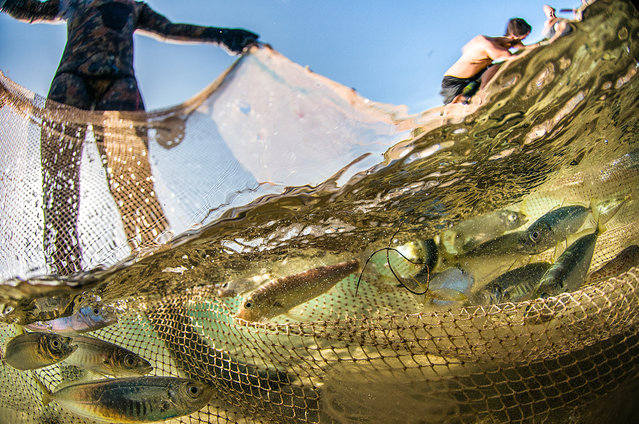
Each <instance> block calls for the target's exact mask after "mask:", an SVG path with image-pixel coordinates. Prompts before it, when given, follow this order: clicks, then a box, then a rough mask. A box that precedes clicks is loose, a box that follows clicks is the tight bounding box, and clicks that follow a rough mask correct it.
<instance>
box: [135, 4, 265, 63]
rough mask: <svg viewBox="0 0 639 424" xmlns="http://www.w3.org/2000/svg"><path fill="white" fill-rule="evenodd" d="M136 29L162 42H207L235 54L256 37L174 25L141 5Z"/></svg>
mask: <svg viewBox="0 0 639 424" xmlns="http://www.w3.org/2000/svg"><path fill="white" fill-rule="evenodd" d="M141 5H142V6H141V7H142V10H141V12H140V15H139V16H138V22H137V28H138V29H140V30H142V32H145V33H148V34H149V35H151V36H155V37H156V38H159V39H160V40H162V41H178V42H208V43H217V44H222V45H224V46H226V47H227V48H228V49H229V50H231V51H232V52H235V53H240V52H241V51H242V49H244V47H246V46H247V45H249V44H251V43H254V42H255V41H256V40H257V39H258V37H259V36H258V35H257V34H254V33H252V32H250V31H246V30H243V29H232V28H215V27H209V26H200V25H191V24H175V23H173V22H171V21H169V20H168V19H167V18H166V17H164V16H162V15H160V14H159V13H157V12H155V11H154V10H153V9H151V8H150V7H149V6H148V5H147V4H146V3H141Z"/></svg>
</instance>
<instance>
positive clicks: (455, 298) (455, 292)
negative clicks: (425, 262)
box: [426, 267, 474, 306]
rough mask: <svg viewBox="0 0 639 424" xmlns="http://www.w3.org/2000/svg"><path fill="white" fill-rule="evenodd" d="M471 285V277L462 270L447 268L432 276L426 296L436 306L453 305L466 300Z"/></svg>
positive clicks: (472, 281) (472, 280)
mask: <svg viewBox="0 0 639 424" xmlns="http://www.w3.org/2000/svg"><path fill="white" fill-rule="evenodd" d="M473 283H474V279H473V276H472V275H470V274H469V273H467V272H466V271H464V270H463V269H462V268H458V267H452V268H448V269H446V270H444V271H442V272H438V273H437V274H434V275H433V276H432V278H431V279H430V281H429V282H428V292H427V293H426V296H427V297H430V301H431V303H432V304H434V305H436V306H447V305H453V304H455V303H457V302H460V301H465V300H467V299H468V295H469V293H470V289H471V287H472V286H473Z"/></svg>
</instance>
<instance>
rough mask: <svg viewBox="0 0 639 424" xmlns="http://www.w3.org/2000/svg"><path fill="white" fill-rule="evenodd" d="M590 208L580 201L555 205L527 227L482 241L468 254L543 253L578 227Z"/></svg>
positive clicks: (584, 219)
mask: <svg viewBox="0 0 639 424" xmlns="http://www.w3.org/2000/svg"><path fill="white" fill-rule="evenodd" d="M589 212H590V209H589V208H586V207H584V206H580V205H573V206H564V207H561V208H557V209H554V210H552V211H550V212H548V213H546V214H545V215H543V216H541V217H540V218H539V219H537V220H536V221H535V222H533V223H532V224H531V225H530V226H529V227H528V228H527V229H526V230H523V231H516V232H513V233H508V234H504V235H503V236H500V237H497V238H496V239H493V240H490V241H487V242H485V243H482V244H480V245H479V246H477V247H476V248H475V249H473V250H472V251H471V252H469V253H468V254H469V255H477V256H480V255H481V256H485V255H492V256H500V255H508V254H527V255H534V254H538V253H542V252H544V251H546V250H548V249H550V248H553V247H555V246H557V244H559V242H561V241H563V240H565V239H566V238H567V237H568V236H569V235H571V234H573V233H575V232H576V231H577V230H579V228H580V227H581V226H582V225H583V223H584V222H585V221H586V218H587V217H588V213H589Z"/></svg>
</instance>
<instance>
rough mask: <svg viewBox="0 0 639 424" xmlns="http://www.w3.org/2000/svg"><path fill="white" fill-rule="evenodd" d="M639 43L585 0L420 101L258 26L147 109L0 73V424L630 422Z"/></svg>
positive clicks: (638, 249) (638, 31)
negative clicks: (73, 95) (348, 80)
mask: <svg viewBox="0 0 639 424" xmlns="http://www.w3.org/2000/svg"><path fill="white" fill-rule="evenodd" d="M0 6H1V5H0ZM638 58H639V12H638V11H637V9H636V8H635V7H634V6H633V5H632V3H631V2H628V1H622V0H598V1H595V2H593V3H592V4H589V5H587V6H584V7H583V8H582V9H581V10H580V12H579V19H575V20H574V21H571V23H570V31H569V32H566V35H564V36H561V37H558V38H556V39H554V40H553V41H552V43H546V44H544V45H541V46H540V47H538V48H532V49H526V50H525V51H524V52H523V53H521V54H519V55H518V57H517V60H512V61H510V60H509V61H505V62H504V63H502V64H501V66H499V67H496V68H494V70H496V73H495V74H494V76H493V77H492V79H490V81H489V82H488V83H487V84H486V85H485V86H483V85H482V87H481V89H480V90H479V91H478V92H477V94H475V95H474V96H473V97H472V99H471V100H470V102H467V103H468V104H465V103H455V102H453V103H451V104H448V105H445V106H440V107H436V108H432V109H429V110H426V111H424V112H422V113H418V114H409V113H407V111H406V110H405V108H402V107H400V106H394V105H390V104H383V103H377V102H375V101H372V100H369V99H366V98H364V97H362V96H360V95H359V94H358V93H357V92H355V91H354V90H353V89H351V88H349V87H346V86H343V85H341V84H339V83H337V82H335V81H332V80H331V79H329V78H327V77H324V76H322V75H319V74H317V73H315V72H313V71H312V70H310V69H308V67H303V66H301V65H299V64H297V63H295V62H293V61H291V60H289V59H288V58H287V57H285V56H284V55H282V54H281V53H278V52H277V51H276V50H274V49H273V48H271V47H270V46H269V45H266V44H259V45H253V46H251V47H250V48H248V50H247V51H245V53H244V54H243V55H242V56H240V58H239V59H238V60H237V61H236V62H234V63H233V65H232V66H231V67H230V68H229V69H228V70H226V71H225V72H224V73H223V74H222V75H220V76H219V78H218V79H217V80H215V81H214V82H213V83H211V84H210V85H209V86H208V87H207V88H205V89H204V90H203V91H202V92H200V93H199V94H197V95H196V96H194V97H193V98H191V99H189V100H187V101H185V102H183V103H181V104H179V105H177V106H174V107H171V108H166V109H160V110H156V111H152V112H144V111H141V110H137V111H104V112H100V111H90V110H81V109H76V108H74V107H71V106H67V105H63V104H61V103H57V102H54V101H50V100H48V99H45V98H43V97H42V96H40V95H38V94H35V93H33V92H32V91H30V90H28V89H27V88H24V87H22V86H21V85H19V84H18V83H16V82H14V81H12V80H11V79H10V78H8V77H7V76H6V75H4V74H0V214H1V217H2V226H0V227H1V228H0V354H1V355H2V361H1V362H0V424H4V423H34V424H35V423H46V424H63V423H104V422H106V423H116V422H117V423H125V422H126V423H141V422H170V423H242V424H244V423H263V424H266V423H352V424H357V423H367V424H377V423H389V424H394V423H396V424H404V423H414V424H418V423H419V424H421V423H478V424H479V423H510V422H525V423H528V422H530V423H537V422H544V423H636V422H639V404H637V402H636V400H637V399H639V142H638V137H637V134H638V133H639V113H638V110H639V108H638V102H639V95H638V94H639V79H638V77H637V71H638V67H639V62H638ZM246 87H258V88H259V89H253V90H247V89H246Z"/></svg>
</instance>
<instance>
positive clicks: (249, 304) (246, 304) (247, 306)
mask: <svg viewBox="0 0 639 424" xmlns="http://www.w3.org/2000/svg"><path fill="white" fill-rule="evenodd" d="M251 306H253V304H252V303H251V302H250V301H248V302H246V303H244V307H245V308H250V307H251Z"/></svg>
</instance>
